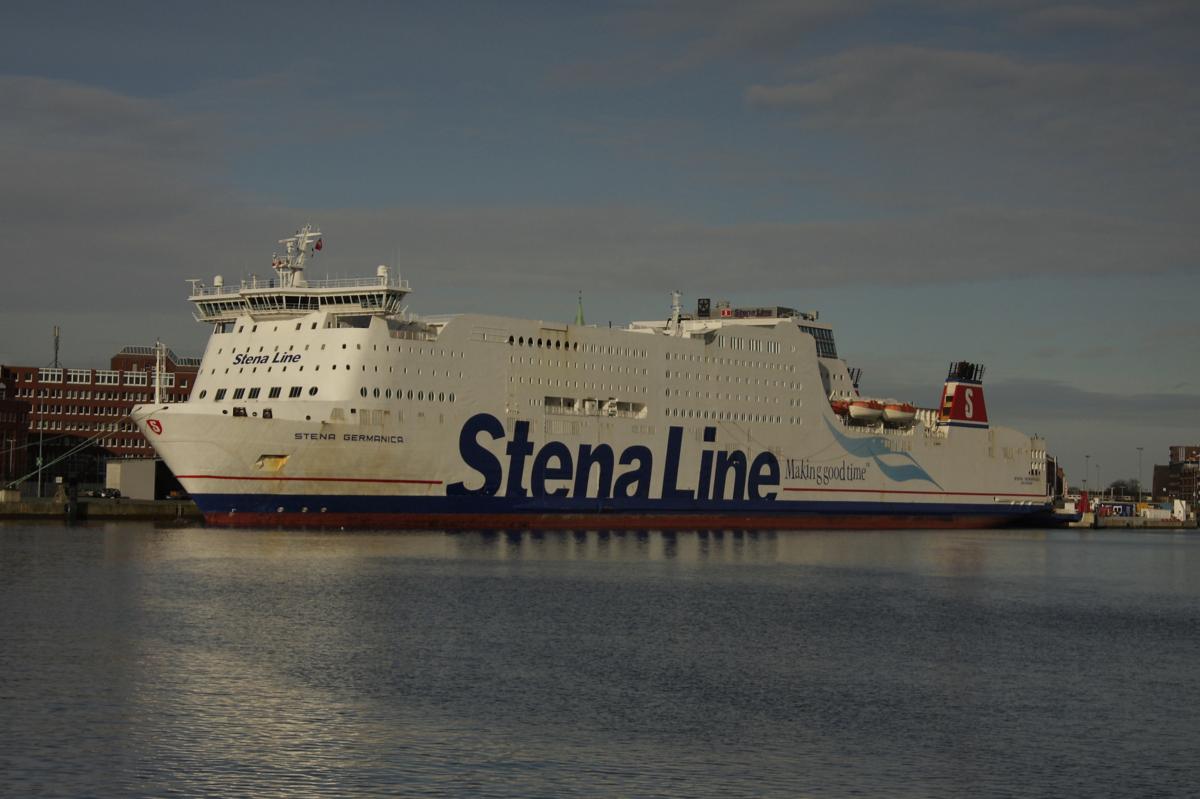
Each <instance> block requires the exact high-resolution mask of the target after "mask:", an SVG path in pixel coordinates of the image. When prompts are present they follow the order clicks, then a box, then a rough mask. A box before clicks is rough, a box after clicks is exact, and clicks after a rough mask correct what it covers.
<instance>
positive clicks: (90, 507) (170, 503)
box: [0, 498, 203, 521]
mask: <svg viewBox="0 0 1200 799" xmlns="http://www.w3.org/2000/svg"><path fill="white" fill-rule="evenodd" d="M67 514H68V508H67V503H66V502H62V501H56V500H54V499H24V500H19V501H16V502H0V519H51V518H64V519H65V518H67ZM73 518H74V519H76V520H84V519H149V520H154V521H171V520H174V519H181V520H188V521H200V520H201V519H202V518H203V517H202V516H201V515H200V509H199V508H197V507H196V504H195V503H194V502H192V501H191V500H190V499H184V500H176V499H165V500H146V499H95V498H80V499H79V500H77V501H76V502H75V508H74V517H73Z"/></svg>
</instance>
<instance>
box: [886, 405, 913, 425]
mask: <svg viewBox="0 0 1200 799" xmlns="http://www.w3.org/2000/svg"><path fill="white" fill-rule="evenodd" d="M916 418H917V407H916V406H915V405H912V404H911V403H908V402H889V403H886V404H885V405H884V406H883V421H885V422H887V423H888V424H890V425H895V426H896V427H908V426H909V425H911V424H912V423H913V420H914V419H916Z"/></svg>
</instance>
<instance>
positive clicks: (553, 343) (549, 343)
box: [508, 336, 579, 352]
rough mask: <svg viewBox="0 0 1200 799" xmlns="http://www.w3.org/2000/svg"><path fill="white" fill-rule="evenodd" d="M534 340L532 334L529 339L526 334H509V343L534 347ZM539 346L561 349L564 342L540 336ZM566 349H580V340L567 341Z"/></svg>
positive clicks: (576, 350)
mask: <svg viewBox="0 0 1200 799" xmlns="http://www.w3.org/2000/svg"><path fill="white" fill-rule="evenodd" d="M533 342H534V339H533V337H532V336H530V337H529V338H528V339H527V338H525V337H524V336H509V337H508V343H509V344H515V345H517V346H518V347H532V346H533ZM537 346H539V347H547V348H549V349H555V350H561V349H563V342H561V341H558V340H551V339H548V338H547V339H541V338H539V339H537ZM566 349H568V350H573V351H575V352H578V351H579V342H578V341H575V342H570V341H568V342H566Z"/></svg>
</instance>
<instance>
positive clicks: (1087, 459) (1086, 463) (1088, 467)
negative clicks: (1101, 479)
mask: <svg viewBox="0 0 1200 799" xmlns="http://www.w3.org/2000/svg"><path fill="white" fill-rule="evenodd" d="M1091 473H1092V456H1091V455H1084V456H1083V490H1084V491H1087V481H1088V475H1089V474H1091Z"/></svg>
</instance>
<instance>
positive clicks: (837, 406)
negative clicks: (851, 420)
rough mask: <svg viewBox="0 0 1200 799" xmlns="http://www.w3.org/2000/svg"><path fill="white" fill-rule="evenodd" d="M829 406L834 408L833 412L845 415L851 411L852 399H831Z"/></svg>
mask: <svg viewBox="0 0 1200 799" xmlns="http://www.w3.org/2000/svg"><path fill="white" fill-rule="evenodd" d="M829 406H830V407H831V408H833V412H834V413H836V414H837V415H838V416H845V415H847V414H848V413H850V400H830V401H829Z"/></svg>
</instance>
